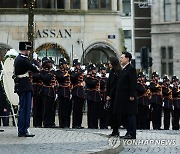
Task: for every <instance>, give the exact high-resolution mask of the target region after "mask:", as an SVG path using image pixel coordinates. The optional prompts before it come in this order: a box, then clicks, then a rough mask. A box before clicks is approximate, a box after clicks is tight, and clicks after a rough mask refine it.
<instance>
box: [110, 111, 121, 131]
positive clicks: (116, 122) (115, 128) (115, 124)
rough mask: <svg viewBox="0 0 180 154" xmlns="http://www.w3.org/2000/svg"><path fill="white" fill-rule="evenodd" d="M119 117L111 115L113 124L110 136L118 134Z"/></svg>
mask: <svg viewBox="0 0 180 154" xmlns="http://www.w3.org/2000/svg"><path fill="white" fill-rule="evenodd" d="M120 119H121V118H120V116H119V115H118V114H113V122H112V128H113V132H112V134H119V126H120V123H121V120H120Z"/></svg>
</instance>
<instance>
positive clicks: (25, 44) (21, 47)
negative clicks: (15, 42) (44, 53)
mask: <svg viewBox="0 0 180 154" xmlns="http://www.w3.org/2000/svg"><path fill="white" fill-rule="evenodd" d="M31 49H32V43H31V42H19V50H31Z"/></svg>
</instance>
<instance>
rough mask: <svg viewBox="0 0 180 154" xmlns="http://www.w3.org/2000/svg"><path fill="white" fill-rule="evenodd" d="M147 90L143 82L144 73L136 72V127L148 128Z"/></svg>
mask: <svg viewBox="0 0 180 154" xmlns="http://www.w3.org/2000/svg"><path fill="white" fill-rule="evenodd" d="M142 78H144V79H142ZM147 90H148V89H147V86H146V83H145V75H144V74H143V73H142V72H140V73H139V74H138V81H137V101H138V115H137V129H148V115H149V99H148V94H147Z"/></svg>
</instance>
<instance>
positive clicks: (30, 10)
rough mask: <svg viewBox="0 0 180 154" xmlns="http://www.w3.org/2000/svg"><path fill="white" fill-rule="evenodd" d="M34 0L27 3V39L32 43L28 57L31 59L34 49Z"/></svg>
mask: <svg viewBox="0 0 180 154" xmlns="http://www.w3.org/2000/svg"><path fill="white" fill-rule="evenodd" d="M35 2H36V0H30V1H29V3H28V41H29V42H31V43H32V49H31V53H30V58H31V59H32V54H33V49H34V8H35Z"/></svg>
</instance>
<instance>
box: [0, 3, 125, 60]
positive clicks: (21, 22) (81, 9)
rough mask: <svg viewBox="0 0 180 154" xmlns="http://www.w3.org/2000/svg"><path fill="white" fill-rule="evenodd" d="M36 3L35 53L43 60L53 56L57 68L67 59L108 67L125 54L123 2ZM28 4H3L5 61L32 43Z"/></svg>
mask: <svg viewBox="0 0 180 154" xmlns="http://www.w3.org/2000/svg"><path fill="white" fill-rule="evenodd" d="M36 1H37V3H36V6H35V16H34V24H35V29H34V32H35V35H34V37H35V40H34V51H36V52H37V53H38V54H39V57H40V58H42V57H43V56H51V57H52V58H53V59H54V60H55V63H56V64H58V59H59V58H60V57H63V56H64V57H66V58H67V59H69V61H70V62H72V59H74V58H78V59H80V60H81V61H83V62H84V63H88V62H89V61H92V62H94V63H100V62H103V63H104V62H107V59H108V57H109V56H112V55H119V54H120V53H121V52H122V50H123V46H124V41H123V39H124V37H123V30H122V24H121V15H122V10H121V8H122V6H121V4H122V0H75V1H74V0H66V1H62V0H49V1H48V2H49V3H45V1H42V0H36ZM8 2H9V3H8ZM26 2H27V1H23V2H22V1H19V0H13V2H12V0H11V1H10V0H9V1H7V0H6V1H4V0H2V1H1V2H0V7H1V8H0V12H1V14H0V25H1V26H0V37H1V40H0V50H1V52H0V53H1V54H0V55H1V56H0V57H1V59H2V57H3V55H4V54H5V51H6V50H7V49H9V48H14V49H16V50H18V42H19V41H25V40H28V35H27V32H28V9H27V5H28V4H27V3H26ZM10 3H11V5H10ZM12 4H13V5H12ZM9 6H10V7H11V8H10V7H9Z"/></svg>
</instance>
